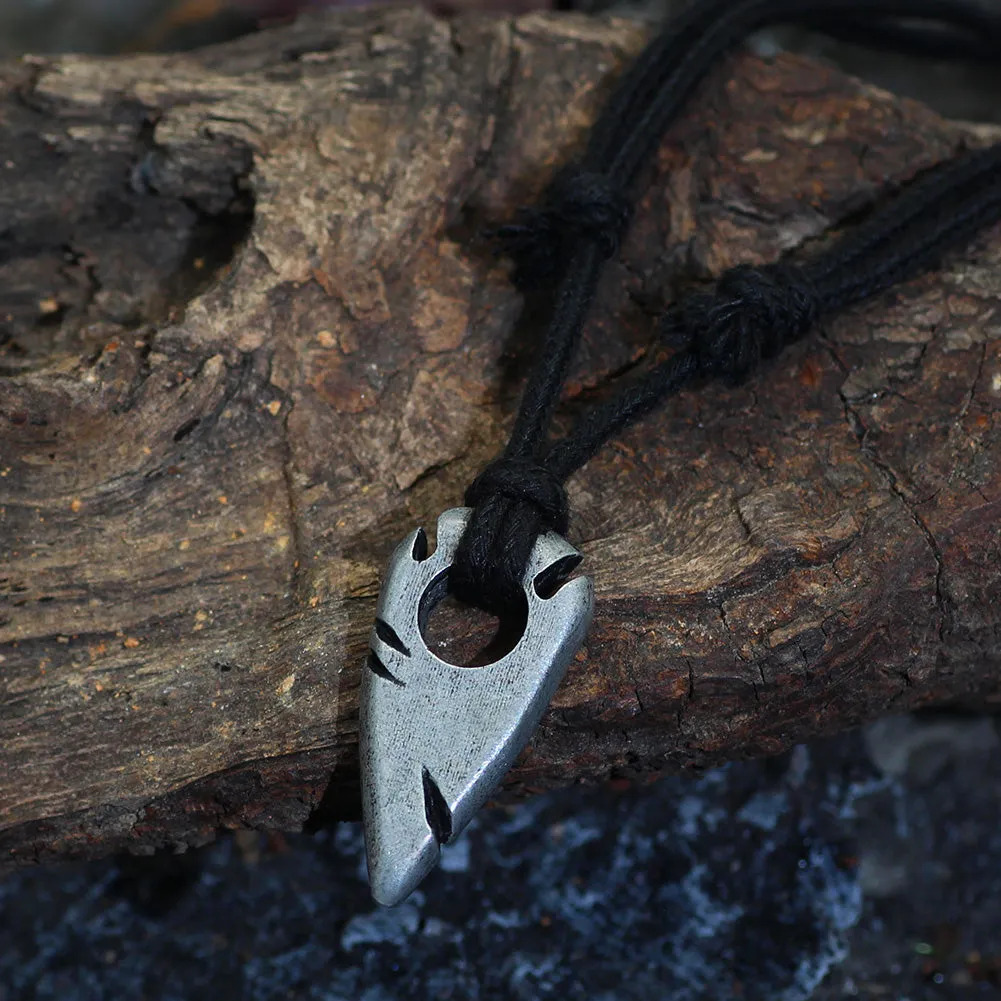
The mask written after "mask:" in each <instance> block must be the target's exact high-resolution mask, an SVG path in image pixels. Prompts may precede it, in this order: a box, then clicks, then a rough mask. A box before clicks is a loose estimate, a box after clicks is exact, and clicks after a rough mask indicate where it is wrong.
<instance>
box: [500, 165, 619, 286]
mask: <svg viewBox="0 0 1001 1001" xmlns="http://www.w3.org/2000/svg"><path fill="white" fill-rule="evenodd" d="M631 215H632V207H631V206H630V204H629V198H628V197H627V195H626V193H625V191H624V190H623V189H622V188H621V187H620V186H619V185H617V184H616V183H615V182H614V181H612V180H611V179H610V178H609V177H608V176H607V175H605V174H599V173H596V172H594V171H590V170H581V169H579V168H576V167H574V168H570V169H566V170H563V171H561V172H560V173H559V174H557V175H556V177H555V178H554V179H553V181H552V183H551V184H550V185H549V188H548V190H547V191H546V194H545V196H544V198H543V201H542V204H541V206H540V207H538V208H530V209H522V210H521V212H520V213H519V217H518V222H515V223H511V224H509V225H506V226H501V227H500V228H499V229H496V230H493V232H492V234H491V235H492V236H495V237H497V238H498V239H499V240H500V243H501V248H502V250H503V251H504V252H505V253H507V254H508V255H509V256H510V257H511V258H512V259H513V260H514V262H515V265H516V268H515V275H514V281H515V284H516V285H517V286H518V287H519V288H532V287H534V286H537V285H539V284H541V283H543V282H546V281H550V280H552V279H553V278H556V277H558V276H559V275H560V273H561V271H562V269H563V267H564V266H565V265H566V262H567V259H568V258H569V256H570V254H571V253H572V249H573V244H574V243H575V242H576V241H577V240H580V239H583V238H587V239H591V240H594V241H595V242H596V243H597V244H598V246H599V247H600V249H601V252H602V254H603V255H604V256H605V257H613V256H614V255H615V254H616V252H617V251H618V249H619V244H620V243H621V241H622V234H623V233H624V232H625V230H626V227H627V226H628V225H629V220H630V218H631Z"/></svg>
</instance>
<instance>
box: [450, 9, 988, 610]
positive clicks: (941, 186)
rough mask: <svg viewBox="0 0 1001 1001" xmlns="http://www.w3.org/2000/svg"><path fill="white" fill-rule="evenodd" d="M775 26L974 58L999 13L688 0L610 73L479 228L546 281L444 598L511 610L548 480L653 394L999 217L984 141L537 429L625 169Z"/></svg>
mask: <svg viewBox="0 0 1001 1001" xmlns="http://www.w3.org/2000/svg"><path fill="white" fill-rule="evenodd" d="M863 16H864V17H865V18H868V19H869V20H868V21H866V22H865V23H866V25H867V27H866V29H865V30H864V31H863V30H861V28H860V25H861V24H862V21H861V20H860V19H861V18H862V17H863ZM902 18H906V20H901V19H902ZM789 22H796V23H800V24H804V25H806V26H809V27H814V28H818V29H820V30H824V31H827V32H828V33H830V34H834V35H837V36H838V37H842V38H845V37H851V36H852V35H853V34H854V33H856V31H857V32H858V34H859V35H860V37H861V40H863V41H867V40H868V41H872V40H875V41H877V42H878V43H879V44H881V45H882V46H884V47H894V48H899V49H901V50H904V51H907V50H916V51H922V52H925V53H931V54H934V55H936V56H939V57H949V58H955V57H960V56H962V57H966V58H972V59H979V58H987V56H986V53H987V52H988V51H990V50H991V48H992V47H994V49H993V50H994V51H995V52H996V51H997V48H996V47H997V45H998V44H999V43H1001V19H999V18H997V17H994V16H992V15H990V14H988V13H987V12H986V11H984V10H983V9H981V8H980V7H978V6H975V5H972V4H968V3H964V2H953V0H809V3H808V4H807V3H805V2H804V0H736V2H735V0H705V2H700V3H696V4H693V5H691V6H690V7H688V8H687V9H686V10H685V11H684V12H683V13H682V14H681V15H680V16H679V17H678V18H676V19H675V20H672V21H671V22H670V24H669V25H668V26H667V28H666V29H665V30H664V31H663V32H662V33H661V34H660V35H659V36H658V37H657V38H656V39H655V40H654V41H653V42H651V44H650V45H648V46H647V48H646V50H645V51H644V52H643V53H642V54H641V55H640V57H639V58H638V59H637V60H636V62H635V63H634V64H633V66H632V67H630V69H629V70H627V71H626V73H625V74H624V75H623V78H622V79H621V81H620V82H619V85H618V87H617V89H616V92H615V94H613V96H612V98H611V100H610V101H609V103H608V105H607V107H606V109H605V111H604V112H603V113H602V115H601V117H600V118H599V120H598V121H597V122H596V124H595V125H594V127H593V128H592V130H591V133H590V137H589V141H588V144H587V147H586V149H585V151H584V152H583V154H582V155H581V157H580V159H579V160H578V161H577V162H576V163H575V164H573V165H572V166H570V167H568V168H565V169H564V170H563V171H561V172H560V173H559V174H557V176H556V177H555V179H554V180H553V182H552V183H551V185H550V187H549V189H548V191H547V193H546V196H545V197H544V199H543V201H542V203H541V205H540V206H539V207H537V208H535V209H533V210H530V211H527V212H524V213H523V214H522V216H521V217H520V218H519V220H518V221H517V222H515V223H513V224H511V225H508V226H505V227H502V228H501V229H499V230H497V231H496V235H497V236H499V238H500V239H501V241H502V243H503V245H504V247H505V249H506V250H507V252H508V253H509V254H510V256H511V257H512V258H513V259H514V262H515V265H516V270H515V280H516V283H517V284H519V285H520V286H522V287H530V286H532V285H540V284H547V283H554V284H555V285H556V294H555V299H554V303H553V312H552V318H551V321H550V323H549V326H548V329H547V331H546V335H545V338H544V340H543V343H542V345H541V347H540V353H539V357H538V360H537V362H536V364H535V366H534V367H533V369H532V370H531V372H530V374H529V378H528V381H527V384H526V387H525V391H524V394H523V397H522V401H521V406H520V408H519V411H518V415H517V418H516V420H515V424H514V428H513V430H512V433H511V436H510V439H509V441H508V444H507V447H506V448H505V449H504V452H503V453H502V454H501V456H499V457H498V459H496V460H495V461H494V462H492V463H491V464H490V465H489V466H487V468H486V469H484V470H483V471H482V472H481V473H480V475H479V476H478V477H477V478H476V479H475V480H474V482H473V483H472V484H471V486H470V487H469V489H468V490H467V492H466V503H467V504H468V505H469V506H471V507H472V508H473V515H472V518H471V519H470V522H469V526H468V528H467V530H466V532H465V534H464V536H463V539H462V541H461V543H460V545H459V548H458V551H457V553H456V556H455V560H454V563H453V566H452V569H451V571H450V587H451V589H452V592H453V593H454V594H455V595H456V596H457V597H458V598H459V599H460V600H463V601H465V602H468V603H470V604H473V605H476V606H479V607H481V608H484V609H486V610H488V611H491V612H495V613H498V614H505V613H508V612H512V611H516V610H517V609H518V608H520V607H521V606H522V604H523V600H524V598H523V595H524V591H523V585H522V579H523V576H524V572H525V568H526V566H527V564H528V559H529V557H530V555H531V551H532V548H533V546H534V544H535V540H536V539H537V537H538V535H539V534H540V533H541V532H543V531H546V530H547V529H552V530H555V531H557V532H559V533H560V534H565V532H566V528H567V522H568V502H567V494H566V490H565V487H564V481H565V480H566V479H567V478H568V477H569V476H570V475H571V474H572V473H573V472H575V471H576V470H577V469H579V468H580V467H581V466H582V465H584V463H586V462H587V461H588V460H589V459H590V458H591V457H592V456H593V455H594V454H595V453H596V452H597V451H598V450H599V449H600V448H601V447H602V445H603V444H605V442H607V441H608V440H609V439H610V438H612V437H614V436H615V435H616V434H618V433H619V432H621V431H622V430H624V429H625V428H627V427H628V426H629V425H630V424H632V423H633V422H635V421H636V420H639V419H640V418H641V417H643V416H644V415H645V414H647V413H649V412H650V411H651V410H653V409H654V408H655V407H656V406H658V405H659V404H660V403H662V402H663V401H664V400H665V399H666V398H668V397H669V396H670V395H672V394H673V393H675V392H677V391H678V390H680V389H682V388H684V387H685V386H687V385H689V384H691V383H694V382H698V381H701V380H705V379H710V378H720V379H723V380H724V381H726V382H729V383H739V382H740V381H741V380H742V379H744V378H746V376H747V375H748V374H750V372H752V371H753V370H754V369H755V368H756V367H757V366H758V364H759V363H760V362H761V361H762V360H764V359H768V358H772V357H774V356H776V355H777V354H778V353H779V352H780V351H781V350H782V349H783V348H784V347H786V346H787V345H789V344H791V343H793V342H795V341H796V340H799V339H800V338H802V337H803V336H805V335H806V334H807V333H808V332H809V330H810V329H811V328H812V327H813V326H814V325H815V324H816V322H817V321H818V320H819V319H820V318H821V317H823V316H827V315H830V314H832V313H834V312H836V311H837V310H840V309H844V308H846V307H848V306H851V305H853V304H855V303H858V302H860V301H862V300H863V299H866V298H867V297H869V296H872V295H875V294H877V293H879V292H881V291H885V290H886V289H887V288H889V287H890V286H892V285H894V284H896V283H897V282H900V281H903V280H906V279H908V278H911V277H914V276H915V275H917V274H919V273H921V272H922V271H925V270H927V269H929V268H932V267H934V266H936V265H937V264H938V263H939V261H940V260H941V257H942V254H943V253H944V252H945V251H946V250H948V249H949V248H951V247H954V246H957V245H959V244H961V243H963V242H965V241H967V240H969V239H970V238H971V237H972V236H973V235H975V233H976V232H977V231H979V230H980V229H982V228H983V227H984V226H986V225H989V224H990V223H992V222H995V221H998V220H999V219H1001V144H999V145H997V146H994V147H990V148H988V149H985V150H980V151H976V152H970V153H965V154H963V155H961V156H958V157H956V158H955V159H953V160H950V161H947V162H946V163H944V164H942V165H940V166H939V167H937V168H935V169H933V170H930V171H928V172H927V173H926V174H925V175H924V176H923V177H921V178H920V179H918V180H917V181H916V182H914V183H912V184H911V185H910V186H908V187H907V188H906V189H905V190H904V192H903V193H902V194H900V195H898V196H897V197H896V198H895V199H894V200H893V201H891V202H890V203H889V204H888V205H886V206H885V207H883V208H881V209H880V210H878V211H877V212H875V213H873V214H872V215H871V216H870V218H869V219H867V220H866V221H865V222H864V223H862V224H861V225H859V226H857V227H856V228H855V229H854V230H852V231H851V232H849V233H847V234H845V235H844V236H842V237H841V238H840V239H839V240H837V241H836V242H835V244H834V245H833V246H832V247H830V248H829V249H828V250H826V251H825V252H824V253H822V254H820V255H818V256H817V257H816V258H815V259H813V260H811V261H807V262H804V263H791V262H787V261H779V262H776V263H774V264H770V265H765V266H763V267H749V266H746V265H741V266H738V267H735V268H731V269H730V270H728V271H726V272H725V273H724V274H723V275H722V276H721V277H720V278H719V280H718V281H717V282H716V284H715V287H714V288H713V289H712V290H710V291H699V292H695V293H693V294H691V295H689V296H687V297H686V298H684V299H682V300H681V301H680V302H678V303H676V304H675V305H673V306H672V307H670V308H669V309H668V310H667V312H666V313H665V314H664V316H663V317H662V318H661V320H660V323H659V330H660V333H661V335H662V336H663V337H664V338H665V340H666V342H667V343H669V344H671V345H674V346H675V348H676V350H675V351H674V353H673V354H672V355H671V356H670V357H669V358H668V359H667V360H666V361H665V362H662V363H661V364H659V365H656V366H654V367H653V368H651V369H650V370H649V371H647V372H646V373H645V374H644V375H643V376H641V377H640V378H639V379H637V380H635V381H633V382H632V383H631V384H630V385H629V386H628V387H627V388H626V389H624V390H623V391H622V392H621V393H620V394H619V395H618V396H617V397H615V398H613V399H611V400H609V401H607V402H604V403H602V404H600V405H599V406H597V407H595V408H593V409H592V410H590V411H589V412H588V413H586V414H584V415H583V416H582V417H581V418H580V420H579V421H578V422H577V424H576V425H575V426H574V427H573V429H572V430H571V431H570V433H569V434H568V435H567V436H566V437H565V438H563V439H562V440H560V441H557V442H550V441H549V429H550V425H551V421H552V417H553V413H554V410H555V408H556V405H557V403H558V402H559V398H560V392H561V389H562V386H563V383H564V381H565V378H566V375H567V372H568V370H569V367H570V364H571V362H572V359H573V356H574V353H575V351H576V348H577V345H578V343H579V341H580V337H581V333H582V330H583V326H584V322H585V320H586V317H587V313H588V311H589V308H590V306H591V303H592V301H593V299H594V295H595V292H596V290H597V286H598V280H599V277H600V274H601V269H602V266H603V263H604V261H605V260H606V259H608V258H609V257H612V256H613V255H614V254H615V253H616V252H617V250H618V247H619V244H620V241H621V238H622V235H623V233H624V232H625V229H626V228H627V226H628V224H629V220H630V216H631V203H630V199H629V197H628V191H629V189H630V187H631V185H632V184H633V182H634V180H635V178H636V175H637V174H638V172H639V170H640V169H641V168H642V166H643V164H644V162H645V161H646V159H647V158H648V157H649V155H650V154H651V153H652V151H653V150H654V149H655V148H656V146H657V145H658V144H659V142H660V141H661V137H662V135H663V133H664V131H665V130H666V129H667V128H668V127H669V126H670V124H671V123H672V122H673V121H674V120H675V119H676V118H677V116H678V114H679V113H680V111H681V109H682V107H683V105H684V103H685V101H686V100H687V99H688V97H689V96H690V94H691V93H692V91H693V90H694V89H695V87H696V86H697V85H698V84H699V83H700V81H701V80H702V79H703V78H704V77H705V75H706V74H707V73H708V71H709V69H710V68H711V67H712V65H713V64H714V63H715V62H716V61H717V60H718V59H719V58H720V57H721V56H722V55H724V54H726V53H727V52H728V51H730V50H731V49H732V48H733V47H734V46H735V45H737V44H738V43H739V42H740V41H742V40H743V39H744V38H746V36H747V35H748V34H750V33H751V32H753V31H756V30H758V29H760V28H763V27H766V26H768V25H771V24H775V23H789ZM925 22H932V24H933V25H934V27H933V28H930V27H929V25H928V24H927V23H925Z"/></svg>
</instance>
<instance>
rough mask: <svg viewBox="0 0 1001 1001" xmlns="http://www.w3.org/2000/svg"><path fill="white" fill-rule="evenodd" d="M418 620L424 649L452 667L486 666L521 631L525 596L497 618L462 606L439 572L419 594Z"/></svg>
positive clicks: (445, 574)
mask: <svg viewBox="0 0 1001 1001" xmlns="http://www.w3.org/2000/svg"><path fill="white" fill-rule="evenodd" d="M418 621H419V624H420V629H421V636H423V637H424V642H425V643H426V644H427V648H428V650H430V651H431V653H433V654H434V655H435V656H436V657H438V658H440V659H441V660H443V661H445V663H447V664H452V665H453V666H455V667H486V666H487V664H494V663H496V662H497V661H498V660H500V659H501V657H504V656H506V655H507V654H509V653H510V652H511V651H512V650H513V649H514V648H515V646H516V645H517V643H518V640H520V639H521V637H522V636H523V635H524V634H525V626H526V625H527V624H528V599H527V598H525V597H524V596H522V602H521V607H520V608H519V609H518V610H517V611H516V612H515V613H513V614H512V615H507V616H502V617H498V616H496V615H491V614H490V613H489V612H484V611H482V610H481V609H479V608H472V607H471V606H469V605H464V604H462V603H461V602H460V601H458V600H457V599H456V598H454V597H453V596H452V595H451V593H450V591H449V587H448V571H447V570H445V571H443V572H442V573H440V574H439V575H438V576H437V577H436V578H435V579H434V580H433V581H432V582H431V583H430V584H429V585H428V588H427V590H426V591H425V592H424V594H423V596H422V597H421V604H420V609H419V612H418Z"/></svg>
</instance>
